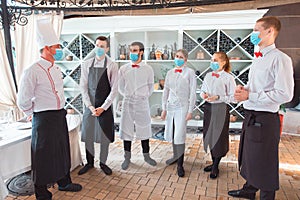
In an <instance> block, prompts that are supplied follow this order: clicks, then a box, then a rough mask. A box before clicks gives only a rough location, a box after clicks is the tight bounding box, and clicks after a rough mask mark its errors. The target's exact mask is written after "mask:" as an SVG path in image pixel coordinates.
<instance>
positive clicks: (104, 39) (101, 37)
mask: <svg viewBox="0 0 300 200" xmlns="http://www.w3.org/2000/svg"><path fill="white" fill-rule="evenodd" d="M97 40H101V41H106V44H107V47H109V45H110V42H109V39H108V38H107V37H105V36H103V35H100V36H98V37H97V38H96V40H95V43H96V42H97Z"/></svg>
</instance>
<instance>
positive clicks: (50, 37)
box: [36, 18, 59, 49]
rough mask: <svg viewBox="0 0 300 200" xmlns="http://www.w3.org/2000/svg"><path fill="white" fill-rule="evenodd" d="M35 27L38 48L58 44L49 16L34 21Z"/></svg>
mask: <svg viewBox="0 0 300 200" xmlns="http://www.w3.org/2000/svg"><path fill="white" fill-rule="evenodd" d="M36 27H37V29H36V40H37V43H38V45H39V49H42V48H44V47H45V46H51V45H55V44H59V40H58V37H57V35H56V33H55V31H54V29H53V24H52V23H51V22H50V19H49V18H42V19H38V20H37V21H36Z"/></svg>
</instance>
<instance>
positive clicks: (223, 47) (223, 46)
mask: <svg viewBox="0 0 300 200" xmlns="http://www.w3.org/2000/svg"><path fill="white" fill-rule="evenodd" d="M234 46H235V43H234V42H233V41H232V40H231V39H230V38H229V37H227V35H225V34H224V33H223V32H222V31H220V42H219V51H223V52H225V53H227V52H228V51H230V50H231V49H232V48H233V47H234Z"/></svg>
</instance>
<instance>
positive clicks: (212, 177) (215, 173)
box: [209, 169, 219, 179]
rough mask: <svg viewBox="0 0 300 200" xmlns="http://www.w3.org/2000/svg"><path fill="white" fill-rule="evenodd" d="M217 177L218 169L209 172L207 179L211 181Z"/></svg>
mask: <svg viewBox="0 0 300 200" xmlns="http://www.w3.org/2000/svg"><path fill="white" fill-rule="evenodd" d="M218 175H219V169H213V170H212V171H211V173H210V175H209V177H210V178H211V179H215V178H217V177H218Z"/></svg>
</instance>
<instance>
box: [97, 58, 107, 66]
mask: <svg viewBox="0 0 300 200" xmlns="http://www.w3.org/2000/svg"><path fill="white" fill-rule="evenodd" d="M104 60H105V58H103V59H102V60H98V59H97V58H96V57H95V63H94V67H104Z"/></svg>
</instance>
